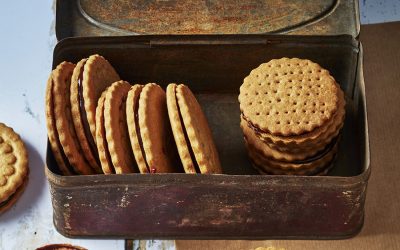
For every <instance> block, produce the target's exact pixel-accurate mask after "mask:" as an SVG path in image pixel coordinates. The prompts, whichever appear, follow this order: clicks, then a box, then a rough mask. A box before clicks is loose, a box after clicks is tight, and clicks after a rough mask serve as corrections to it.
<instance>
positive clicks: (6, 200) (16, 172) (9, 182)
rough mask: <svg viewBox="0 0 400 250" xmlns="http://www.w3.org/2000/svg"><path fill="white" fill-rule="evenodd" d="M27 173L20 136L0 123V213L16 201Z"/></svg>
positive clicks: (26, 159)
mask: <svg viewBox="0 0 400 250" xmlns="http://www.w3.org/2000/svg"><path fill="white" fill-rule="evenodd" d="M28 172H29V169H28V152H27V150H26V148H25V145H24V143H23V142H22V140H21V138H20V136H19V135H18V134H17V133H15V132H14V130H13V129H12V128H10V127H7V126H6V125H5V124H3V123H0V213H1V212H3V211H5V210H6V209H8V208H9V207H11V205H12V204H14V203H15V201H16V200H17V199H18V197H19V196H20V194H21V193H22V191H23V189H24V183H26V182H27V180H28Z"/></svg>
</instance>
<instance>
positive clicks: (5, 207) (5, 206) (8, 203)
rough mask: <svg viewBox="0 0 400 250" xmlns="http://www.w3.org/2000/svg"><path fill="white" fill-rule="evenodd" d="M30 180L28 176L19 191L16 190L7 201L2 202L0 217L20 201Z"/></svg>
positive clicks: (0, 203)
mask: <svg viewBox="0 0 400 250" xmlns="http://www.w3.org/2000/svg"><path fill="white" fill-rule="evenodd" d="M28 179H29V177H28V176H26V177H25V180H24V181H23V183H22V184H21V185H20V186H19V187H18V188H17V190H15V192H14V193H13V194H12V195H11V196H10V197H8V199H7V200H5V201H2V202H0V215H1V214H2V213H4V212H6V211H8V210H9V209H10V208H11V207H12V206H13V205H14V204H15V203H16V202H17V201H18V199H19V198H20V197H21V195H22V193H23V192H24V191H25V188H26V186H27V185H28Z"/></svg>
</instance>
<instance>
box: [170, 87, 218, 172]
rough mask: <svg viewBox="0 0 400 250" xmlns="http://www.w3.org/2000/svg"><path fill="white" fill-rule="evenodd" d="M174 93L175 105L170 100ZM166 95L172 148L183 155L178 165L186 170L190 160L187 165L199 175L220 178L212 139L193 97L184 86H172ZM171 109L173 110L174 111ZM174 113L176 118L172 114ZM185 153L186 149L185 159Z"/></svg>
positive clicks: (201, 111)
mask: <svg viewBox="0 0 400 250" xmlns="http://www.w3.org/2000/svg"><path fill="white" fill-rule="evenodd" d="M174 89H175V96H176V97H175V98H176V99H175V102H174V101H173V99H172V98H173V90H174ZM170 93H171V95H172V96H171V97H170V99H169V100H170V102H169V105H168V108H169V109H170V113H171V114H170V121H171V125H172V128H173V132H174V136H175V141H176V144H177V146H178V148H179V151H181V152H183V154H182V155H181V159H182V162H183V163H184V164H186V165H187V167H190V165H189V164H190V161H188V156H191V162H193V163H194V164H195V165H197V166H198V169H199V170H200V172H201V173H203V174H221V173H222V168H221V163H220V160H219V156H218V151H217V148H216V146H215V143H214V139H213V135H212V132H211V129H210V127H209V125H208V122H207V118H206V116H205V115H204V113H203V110H202V109H201V106H200V104H199V103H198V102H197V99H196V97H195V96H194V95H193V93H192V92H191V91H190V89H189V88H188V87H187V86H186V85H184V84H180V85H177V86H175V87H174V86H172V87H171V88H170ZM174 105H176V106H175V107H174ZM176 111H178V112H179V114H176ZM178 118H179V120H178ZM178 122H179V123H180V124H181V126H180V127H181V129H179V125H178ZM182 132H183V136H182ZM183 142H184V143H183ZM185 144H186V146H185ZM182 145H183V146H182ZM187 149H189V155H188V152H187V151H186V150H187ZM185 151H186V152H185ZM190 152H192V153H190Z"/></svg>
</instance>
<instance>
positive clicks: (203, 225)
mask: <svg viewBox="0 0 400 250" xmlns="http://www.w3.org/2000/svg"><path fill="white" fill-rule="evenodd" d="M94 53H99V54H101V55H103V56H104V57H105V58H107V59H108V60H109V61H110V62H111V64H112V65H113V66H114V67H115V68H116V70H117V71H118V73H119V74H120V75H121V78H122V79H125V80H127V81H129V82H132V83H135V82H141V83H145V82H157V83H160V84H161V85H162V86H163V87H165V86H166V84H168V83H169V82H184V83H186V84H187V85H189V87H190V88H191V89H192V90H193V92H194V93H195V94H196V95H197V97H198V99H199V101H200V103H201V104H202V107H203V109H204V111H205V113H206V116H207V118H208V120H209V123H210V126H211V129H212V131H213V134H214V138H215V141H216V144H217V148H218V150H219V153H220V158H221V162H222V166H223V171H224V174H223V175H198V174H196V175H189V174H151V175H142V174H127V175H107V176H106V175H92V176H61V175H59V174H58V172H57V166H56V162H55V161H54V159H53V155H52V152H51V150H50V147H48V151H47V159H46V164H47V167H46V174H47V178H48V180H49V183H50V191H51V197H52V204H53V211H54V214H53V216H54V224H55V227H56V228H57V230H58V231H59V232H60V233H62V234H63V235H66V236H70V237H78V236H79V237H120V238H185V239H189V238H191V239H194V238H220V239H227V238H235V239H239V238H244V239H250V238H251V239H255V238H329V239H333V238H344V237H350V236H353V235H355V234H356V233H357V232H358V231H359V230H360V229H361V227H362V225H363V219H364V202H365V196H366V187H367V182H368V178H369V175H370V167H369V162H370V161H369V155H370V153H369V145H368V129H367V117H366V102H365V89H364V81H363V75H362V72H363V71H362V49H361V46H360V45H359V42H358V41H357V40H355V39H354V38H353V37H352V36H349V35H342V36H282V35H186V36H184V35H165V36H130V37H93V38H70V39H66V40H63V41H61V42H60V43H59V44H57V46H56V48H55V50H54V58H53V67H55V66H56V65H57V64H58V63H60V62H62V61H64V60H68V61H71V62H77V61H78V60H80V59H81V58H84V57H87V56H89V55H91V54H94ZM284 56H286V57H300V58H308V59H311V60H313V61H315V62H317V63H319V64H321V65H322V66H323V67H324V68H326V69H328V70H329V71H330V72H331V74H332V75H333V76H334V77H335V79H336V80H337V81H338V83H339V84H340V85H341V87H342V89H343V90H344V91H345V94H346V101H347V105H346V119H345V125H344V129H343V132H342V140H341V143H340V147H339V153H338V158H337V160H336V162H335V167H334V169H333V170H332V172H331V173H330V174H329V176H310V177H309V176H261V175H256V174H255V171H254V170H253V169H252V167H251V164H250V161H249V160H248V158H247V154H246V152H245V148H244V144H243V137H242V133H241V130H240V126H239V121H240V119H239V115H240V111H239V103H238V101H237V97H238V93H239V86H240V85H241V84H242V81H243V79H244V77H245V76H246V75H247V74H249V72H250V71H251V69H253V68H255V67H257V66H258V65H259V64H261V63H263V62H266V61H268V60H270V59H272V58H280V57H284Z"/></svg>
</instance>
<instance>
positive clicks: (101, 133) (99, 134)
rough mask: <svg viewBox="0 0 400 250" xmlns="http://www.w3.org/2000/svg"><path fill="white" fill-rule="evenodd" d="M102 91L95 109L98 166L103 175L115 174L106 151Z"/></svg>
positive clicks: (104, 94) (104, 93)
mask: <svg viewBox="0 0 400 250" xmlns="http://www.w3.org/2000/svg"><path fill="white" fill-rule="evenodd" d="M106 92H107V91H104V92H103V93H102V94H101V96H100V98H99V100H98V104H97V108H96V146H97V150H98V154H99V159H100V165H101V168H102V170H103V173H104V174H115V170H114V166H113V164H112V161H111V155H110V152H109V151H108V145H107V139H106V130H105V128H104V100H105V99H106Z"/></svg>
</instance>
